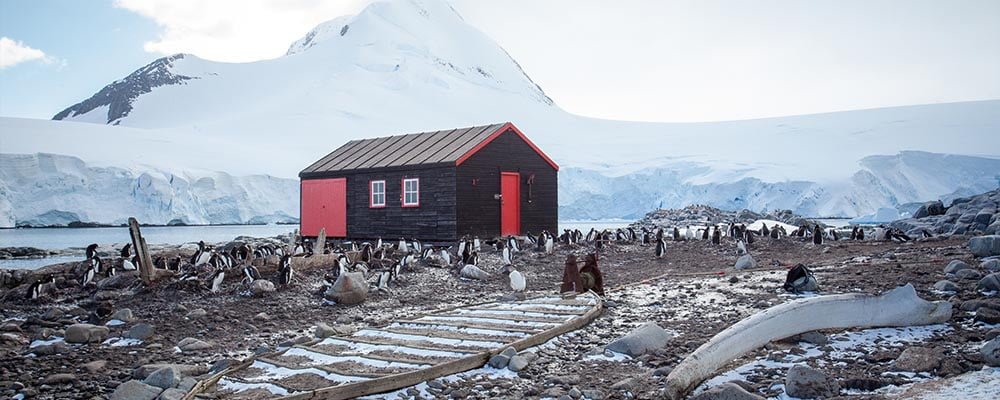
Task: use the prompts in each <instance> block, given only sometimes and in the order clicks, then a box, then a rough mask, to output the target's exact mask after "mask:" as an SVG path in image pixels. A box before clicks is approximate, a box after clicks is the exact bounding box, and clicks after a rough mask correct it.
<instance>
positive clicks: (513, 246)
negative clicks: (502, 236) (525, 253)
mask: <svg viewBox="0 0 1000 400" xmlns="http://www.w3.org/2000/svg"><path fill="white" fill-rule="evenodd" d="M507 247H510V251H513V252H515V253H517V252H519V251H521V246H520V245H519V244H518V243H517V238H515V237H513V236H510V237H508V238H507Z"/></svg>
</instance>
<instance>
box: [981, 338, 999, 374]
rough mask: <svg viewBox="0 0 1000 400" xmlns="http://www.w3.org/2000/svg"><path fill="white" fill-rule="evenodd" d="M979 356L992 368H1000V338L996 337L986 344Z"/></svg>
mask: <svg viewBox="0 0 1000 400" xmlns="http://www.w3.org/2000/svg"><path fill="white" fill-rule="evenodd" d="M979 354H980V355H982V356H983V362H984V363H986V365H989V366H991V367H1000V337H994V338H993V339H990V341H988V342H986V344H985V345H983V347H982V348H981V349H979Z"/></svg>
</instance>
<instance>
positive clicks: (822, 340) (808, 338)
mask: <svg viewBox="0 0 1000 400" xmlns="http://www.w3.org/2000/svg"><path fill="white" fill-rule="evenodd" d="M782 341H783V342H787V343H798V342H806V343H812V344H815V345H817V346H823V345H826V344H827V343H830V339H827V337H826V335H824V334H822V333H819V332H816V331H809V332H806V333H802V334H798V335H795V336H792V337H789V338H788V339H784V340H782Z"/></svg>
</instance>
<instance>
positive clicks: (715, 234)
mask: <svg viewBox="0 0 1000 400" xmlns="http://www.w3.org/2000/svg"><path fill="white" fill-rule="evenodd" d="M719 243H722V233H721V232H719V227H718V226H716V227H715V230H713V231H712V244H719Z"/></svg>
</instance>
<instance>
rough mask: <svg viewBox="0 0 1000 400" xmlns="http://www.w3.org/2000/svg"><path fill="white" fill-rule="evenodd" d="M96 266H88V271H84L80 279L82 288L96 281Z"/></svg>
mask: <svg viewBox="0 0 1000 400" xmlns="http://www.w3.org/2000/svg"><path fill="white" fill-rule="evenodd" d="M94 273H95V272H94V265H93V264H90V265H87V269H86V270H85V271H83V276H81V277H80V286H87V284H88V283H90V282H93V281H94Z"/></svg>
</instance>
